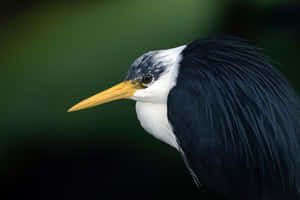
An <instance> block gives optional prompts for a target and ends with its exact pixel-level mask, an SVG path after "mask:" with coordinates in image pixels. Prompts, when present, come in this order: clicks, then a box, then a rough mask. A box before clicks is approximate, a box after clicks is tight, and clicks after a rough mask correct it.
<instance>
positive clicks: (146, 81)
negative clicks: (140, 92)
mask: <svg viewBox="0 0 300 200" xmlns="http://www.w3.org/2000/svg"><path fill="white" fill-rule="evenodd" d="M152 80H153V76H152V75H151V74H146V75H144V76H143V78H142V83H143V84H149V83H151V82H152Z"/></svg>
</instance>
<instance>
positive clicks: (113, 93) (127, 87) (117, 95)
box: [68, 81, 143, 112]
mask: <svg viewBox="0 0 300 200" xmlns="http://www.w3.org/2000/svg"><path fill="white" fill-rule="evenodd" d="M142 88H143V87H142V86H141V85H140V84H139V83H138V82H133V81H124V82H122V83H119V84H117V85H115V86H113V87H111V88H109V89H107V90H104V91H103V92H100V93H98V94H95V95H94V96H91V97H89V98H87V99H85V100H83V101H81V102H79V103H78V104H76V105H75V106H73V107H72V108H70V109H69V110H68V112H73V111H78V110H82V109H86V108H91V107H94V106H97V105H100V104H104V103H108V102H110V101H115V100H118V99H124V98H128V97H131V96H133V94H134V93H135V91H136V90H138V89H142Z"/></svg>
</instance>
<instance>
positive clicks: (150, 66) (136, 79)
mask: <svg viewBox="0 0 300 200" xmlns="http://www.w3.org/2000/svg"><path fill="white" fill-rule="evenodd" d="M184 48H185V46H180V47H177V48H173V49H168V50H159V51H151V52H148V53H146V54H144V55H142V56H140V57H139V58H138V59H136V60H135V61H134V63H133V64H132V66H131V68H130V69H129V71H128V73H127V76H126V77H125V80H124V81H123V82H121V83H119V84H117V85H115V86H113V87H111V88H109V89H107V90H104V91H103V92H100V93H98V94H95V95H94V96H91V97H89V98H87V99H85V100H83V101H81V102H79V103H78V104H76V105H74V106H73V107H71V108H70V109H69V110H68V112H73V111H78V110H82V109H86V108H91V107H94V106H97V105H101V104H104V103H108V102H111V101H115V100H119V99H132V100H135V101H142V102H150V103H166V101H167V96H168V93H169V91H170V89H171V88H172V87H173V86H174V85H175V84H176V77H177V74H178V72H177V70H178V65H179V62H180V60H181V52H182V50H183V49H184Z"/></svg>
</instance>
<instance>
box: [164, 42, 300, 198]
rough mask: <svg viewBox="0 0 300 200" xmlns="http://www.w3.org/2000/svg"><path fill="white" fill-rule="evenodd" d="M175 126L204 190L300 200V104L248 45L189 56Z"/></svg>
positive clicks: (175, 100)
mask: <svg viewBox="0 0 300 200" xmlns="http://www.w3.org/2000/svg"><path fill="white" fill-rule="evenodd" d="M182 56H183V59H182V61H181V63H180V69H179V75H178V79H177V85H176V86H175V87H174V88H173V89H172V90H171V91H170V93H169V96H168V119H169V121H170V123H171V124H172V126H173V129H174V133H175V135H176V137H177V139H178V142H179V144H180V146H181V148H182V150H183V152H184V154H185V156H186V160H187V162H188V163H189V166H190V167H191V169H192V170H193V171H194V172H195V174H196V176H197V177H198V179H199V180H200V183H202V184H205V185H207V187H208V188H210V189H211V190H212V191H216V192H218V193H221V194H223V195H225V196H227V197H230V198H231V199H244V200H246V199H251V200H253V199H255V200H271V199H272V200H274V199H283V198H285V199H289V200H294V199H300V196H299V189H300V188H299V186H300V146H299V145H300V144H299V142H300V104H299V102H300V101H299V97H298V96H297V94H296V93H295V91H294V90H293V88H292V87H291V86H290V84H289V83H288V81H287V80H286V79H285V78H284V76H283V75H282V74H281V73H280V72H279V71H277V70H276V69H275V68H274V67H273V66H272V64H271V63H270V61H269V58H268V57H266V56H264V55H262V54H260V53H259V50H258V49H257V48H255V47H254V46H251V45H249V44H248V42H247V41H245V40H242V39H239V38H234V37H211V38H207V39H202V40H197V41H194V42H192V43H190V44H189V45H188V46H187V47H186V49H185V50H184V51H183V52H182Z"/></svg>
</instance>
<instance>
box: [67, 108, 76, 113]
mask: <svg viewBox="0 0 300 200" xmlns="http://www.w3.org/2000/svg"><path fill="white" fill-rule="evenodd" d="M74 111H76V110H75V109H74V107H72V108H69V109H68V110H67V112H68V113H70V112H74Z"/></svg>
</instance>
